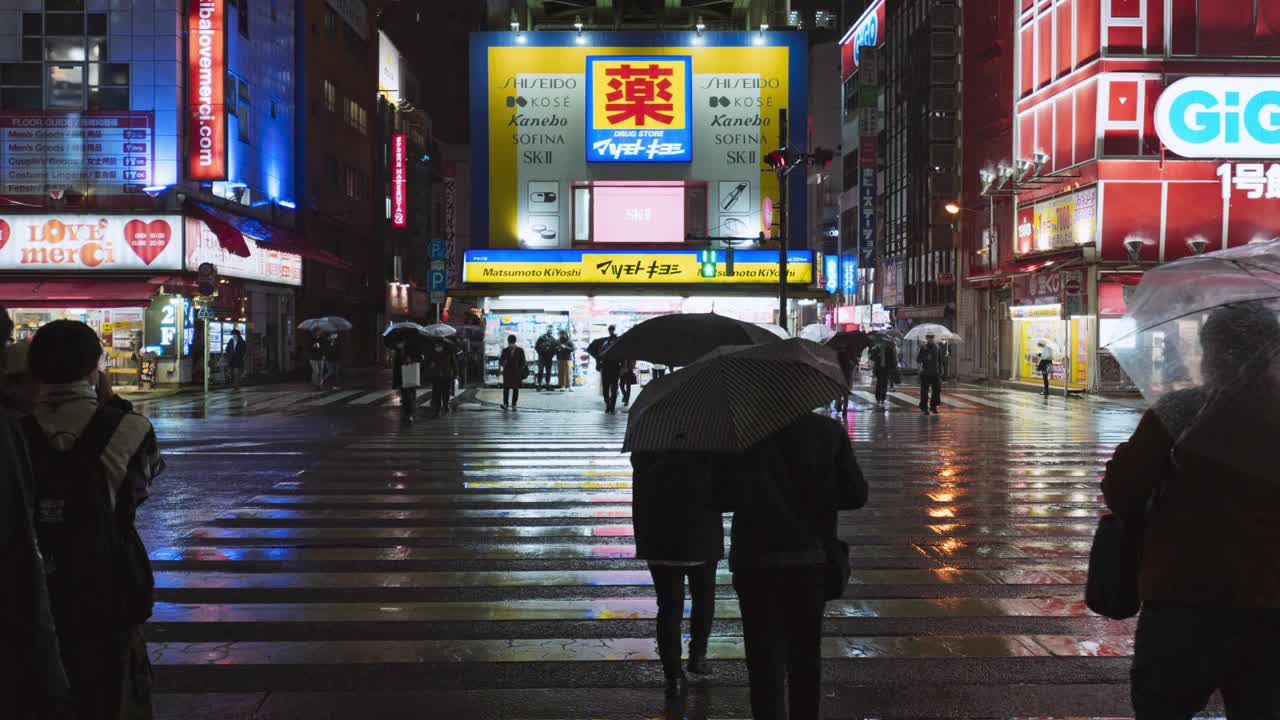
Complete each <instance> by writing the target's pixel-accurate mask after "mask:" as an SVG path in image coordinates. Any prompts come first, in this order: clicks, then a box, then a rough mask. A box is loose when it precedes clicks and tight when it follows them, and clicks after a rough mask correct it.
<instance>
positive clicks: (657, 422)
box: [623, 338, 849, 452]
mask: <svg viewBox="0 0 1280 720" xmlns="http://www.w3.org/2000/svg"><path fill="white" fill-rule="evenodd" d="M848 392H849V386H848V385H847V384H846V383H845V380H844V374H843V373H842V372H841V370H840V363H839V362H838V361H837V360H836V357H835V353H833V352H832V351H831V350H830V349H828V348H825V347H823V346H821V345H818V344H816V343H812V342H809V341H808V340H802V339H800V338H792V339H790V340H781V341H778V342H775V343H770V344H768V345H750V346H734V347H721V348H718V349H716V350H715V351H713V352H711V353H710V354H708V355H707V356H706V357H703V358H701V359H699V360H698V361H696V362H694V363H693V364H691V365H689V366H688V367H685V368H682V369H680V370H677V371H675V372H673V373H671V374H670V375H664V376H662V377H660V378H658V379H656V380H653V381H652V382H650V383H649V384H648V385H646V386H645V387H644V390H642V391H641V392H640V396H639V397H638V398H636V401H635V403H634V404H632V406H631V412H630V413H628V414H627V436H626V442H625V443H624V444H623V450H624V451H628V450H629V451H637V450H656V451H662V450H698V451H705V452H742V451H744V450H746V449H748V448H750V447H751V446H752V445H755V444H756V443H757V442H759V441H761V440H763V439H764V438H766V437H768V436H769V435H771V434H773V433H775V432H777V431H778V430H781V429H782V428H784V427H786V426H788V425H790V424H791V423H792V422H794V421H795V420H796V419H797V418H800V417H803V416H804V415H805V413H810V412H813V409H814V408H817V407H821V406H825V405H826V404H827V403H829V402H831V401H832V400H835V399H837V398H839V397H840V396H841V395H844V394H847V393H848Z"/></svg>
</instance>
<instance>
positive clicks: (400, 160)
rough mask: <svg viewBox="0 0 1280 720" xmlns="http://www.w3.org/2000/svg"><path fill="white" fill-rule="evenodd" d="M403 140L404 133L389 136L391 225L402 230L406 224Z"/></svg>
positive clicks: (407, 212)
mask: <svg viewBox="0 0 1280 720" xmlns="http://www.w3.org/2000/svg"><path fill="white" fill-rule="evenodd" d="M405 185H406V180H405V138H404V133H396V134H395V135H392V136H391V225H392V227H398V228H402V227H404V226H405V225H407V224H408V223H407V222H406V216H407V215H408V214H409V211H408V208H407V203H406V202H405Z"/></svg>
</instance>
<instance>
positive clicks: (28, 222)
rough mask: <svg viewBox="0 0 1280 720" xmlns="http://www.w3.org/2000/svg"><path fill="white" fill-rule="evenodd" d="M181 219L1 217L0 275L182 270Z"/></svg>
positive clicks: (119, 216) (154, 216) (94, 216)
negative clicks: (12, 273)
mask: <svg viewBox="0 0 1280 720" xmlns="http://www.w3.org/2000/svg"><path fill="white" fill-rule="evenodd" d="M181 269H182V217H181V216H180V215H94V214H85V213H75V214H70V213H69V214H65V215H5V216H0V270H8V271H22V272H27V271H53V272H79V271H109V270H117V271H118V270H137V271H144V272H145V271H154V270H181Z"/></svg>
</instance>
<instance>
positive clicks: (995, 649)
mask: <svg viewBox="0 0 1280 720" xmlns="http://www.w3.org/2000/svg"><path fill="white" fill-rule="evenodd" d="M898 391H899V392H897V393H894V394H891V395H890V401H889V407H888V409H887V410H882V409H877V408H876V407H875V406H874V405H873V403H872V400H873V398H872V396H871V395H870V393H868V392H867V391H866V389H865V388H861V389H859V390H857V391H856V392H855V394H854V396H853V398H852V401H851V407H850V413H849V424H848V426H849V433H850V435H851V437H852V439H853V441H854V446H855V450H856V452H857V455H858V459H859V462H860V463H861V464H862V467H863V469H864V472H865V473H866V475H867V478H868V481H869V483H870V485H871V500H870V503H869V505H868V506H867V507H866V508H865V509H863V510H860V511H856V512H850V513H845V514H843V516H842V521H841V526H840V534H841V536H842V537H843V538H844V539H845V540H846V541H848V542H850V543H851V544H852V546H853V568H854V570H853V576H852V579H851V582H850V585H849V586H848V589H847V592H846V593H845V596H844V598H843V599H842V600H839V601H834V602H831V603H829V604H828V605H827V620H826V622H825V625H824V631H823V632H824V641H823V655H824V665H823V674H824V695H825V699H824V714H825V715H826V716H827V717H830V718H863V717H886V716H889V717H966V718H994V717H1004V718H1008V717H1057V718H1062V717H1097V716H1125V715H1129V714H1130V713H1131V712H1132V711H1131V710H1130V709H1129V705H1128V684H1127V682H1128V665H1129V656H1130V655H1131V653H1132V632H1133V627H1132V623H1130V622H1111V621H1107V620H1103V619H1101V618H1099V617H1097V616H1094V615H1091V614H1089V613H1088V611H1087V610H1086V609H1085V607H1084V604H1083V602H1082V584H1083V582H1084V571H1085V561H1086V557H1087V553H1088V549H1089V544H1090V538H1091V534H1092V532H1093V529H1094V524H1095V518H1096V516H1097V515H1098V512H1099V508H1100V498H1099V490H1098V481H1099V474H1100V471H1101V469H1102V465H1103V463H1104V462H1105V461H1106V459H1107V458H1108V457H1109V455H1110V452H1111V450H1112V448H1114V446H1115V445H1116V444H1117V443H1118V442H1121V441H1122V440H1124V439H1126V438H1127V437H1128V435H1129V433H1130V432H1131V431H1132V429H1133V427H1134V426H1135V424H1136V422H1137V419H1138V411H1137V405H1136V402H1133V401H1127V400H1113V399H1107V398H1102V397H1098V396H1089V397H1085V398H1072V399H1069V400H1068V399H1064V398H1062V397H1052V398H1047V399H1046V398H1041V397H1040V396H1038V395H1033V394H1030V393H1026V392H1019V391H1015V390H1006V389H997V388H991V387H984V386H977V385H962V386H960V387H956V388H948V391H947V395H946V396H945V397H944V405H943V408H942V414H941V415H940V416H922V415H921V414H920V413H919V412H918V410H917V409H916V408H915V407H914V403H915V388H912V387H900V388H898ZM461 400H462V403H461V405H460V408H459V409H458V411H456V412H455V413H453V414H451V415H450V416H448V417H446V418H442V419H439V420H420V421H419V423H417V424H416V425H414V426H412V427H410V428H407V429H406V428H402V427H401V426H400V425H399V423H398V421H397V411H398V409H397V408H396V407H395V402H396V399H395V396H394V394H393V393H392V392H391V391H390V390H380V389H375V388H373V387H370V388H368V389H363V390H356V389H347V390H343V391H339V392H315V391H311V390H303V389H301V388H295V389H292V390H290V389H289V388H288V387H281V386H275V387H267V388H261V389H246V390H243V391H240V392H239V393H238V394H237V393H233V392H219V393H215V394H213V395H212V396H211V399H210V400H207V401H206V400H204V399H202V398H201V396H200V395H198V394H187V395H177V396H173V397H169V398H164V399H157V400H153V401H146V402H141V403H139V410H141V411H142V412H145V413H147V414H148V415H150V416H151V417H152V418H153V420H154V422H155V424H156V426H157V428H158V431H159V433H160V439H161V443H162V446H163V448H164V450H165V452H166V454H167V459H168V462H169V470H168V472H167V474H166V475H164V476H163V477H162V478H161V479H160V481H159V482H158V484H157V486H156V489H155V493H154V495H153V497H152V499H151V500H150V501H149V502H148V504H146V505H144V506H143V508H142V510H141V511H140V521H139V522H140V525H141V526H142V528H143V531H144V536H145V539H146V541H147V544H148V546H149V548H150V549H151V552H152V557H153V560H154V563H155V570H156V575H157V584H158V586H159V587H158V591H157V600H158V602H157V606H156V610H155V615H154V617H153V618H152V619H151V622H150V623H149V624H148V625H147V628H146V630H147V634H148V635H147V637H148V641H149V649H150V653H151V657H152V661H153V663H154V664H155V668H156V686H157V692H158V694H157V696H156V710H157V714H158V716H159V717H163V718H180V717H181V718H194V717H209V718H239V717H250V716H254V717H305V718H322V717H324V718H330V717H331V718H357V717H390V716H396V717H438V718H468V719H470V718H497V717H520V718H546V719H547V720H551V719H553V718H555V719H560V718H600V719H606V718H607V719H613V718H656V717H688V718H741V717H747V716H749V708H748V703H747V682H746V672H745V666H744V663H743V646H742V639H741V635H742V629H741V623H740V621H739V619H738V618H739V613H738V608H737V603H736V600H735V596H734V592H733V589H732V587H731V586H729V585H728V582H729V575H728V573H727V567H726V566H725V565H724V564H722V565H721V576H720V579H719V589H718V598H719V602H718V606H717V614H716V623H715V627H714V631H713V636H712V640H711V646H710V660H711V665H712V669H713V674H712V675H710V676H708V677H706V678H705V679H702V678H699V679H695V680H693V681H692V682H691V686H690V692H689V694H688V696H687V698H685V699H683V700H681V701H672V702H673V703H675V704H672V705H666V704H665V703H666V702H667V701H664V698H663V694H662V683H663V676H662V672H661V669H660V666H659V663H658V662H657V655H656V650H655V646H654V641H653V640H652V637H653V620H652V618H653V616H654V612H655V604H654V600H653V593H652V588H651V586H650V578H649V574H648V572H647V571H646V570H645V568H644V565H643V563H641V562H639V561H636V560H634V559H633V545H632V539H631V535H632V528H631V524H630V520H629V517H630V510H631V508H630V492H629V487H630V475H631V471H630V465H629V462H628V459H627V457H626V456H624V455H621V454H620V453H619V448H620V446H621V440H622V433H623V430H624V429H625V424H626V417H625V416H624V415H621V414H620V415H617V416H606V415H604V414H603V413H602V412H601V408H600V403H599V400H598V398H596V397H595V396H594V395H590V394H589V393H587V392H585V391H583V392H573V393H565V394H561V393H536V392H534V391H527V392H526V393H525V396H524V397H522V407H521V410H520V412H518V413H510V412H505V411H503V410H501V409H500V408H499V406H498V402H499V398H498V397H497V396H496V393H495V392H494V391H492V390H481V391H479V392H478V393H476V392H475V391H471V392H470V393H468V394H464V395H463V396H462V397H461ZM255 712H256V713H257V714H256V715H254V713H255Z"/></svg>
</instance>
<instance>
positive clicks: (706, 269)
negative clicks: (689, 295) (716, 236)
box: [698, 249, 716, 278]
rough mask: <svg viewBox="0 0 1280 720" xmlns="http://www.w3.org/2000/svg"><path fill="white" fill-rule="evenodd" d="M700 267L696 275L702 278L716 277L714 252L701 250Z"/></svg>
mask: <svg viewBox="0 0 1280 720" xmlns="http://www.w3.org/2000/svg"><path fill="white" fill-rule="evenodd" d="M700 259H701V264H702V267H701V268H700V269H699V270H698V274H699V275H701V276H702V277H704V278H713V277H715V276H716V251H715V250H710V249H707V250H703V251H702V253H701V258H700Z"/></svg>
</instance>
